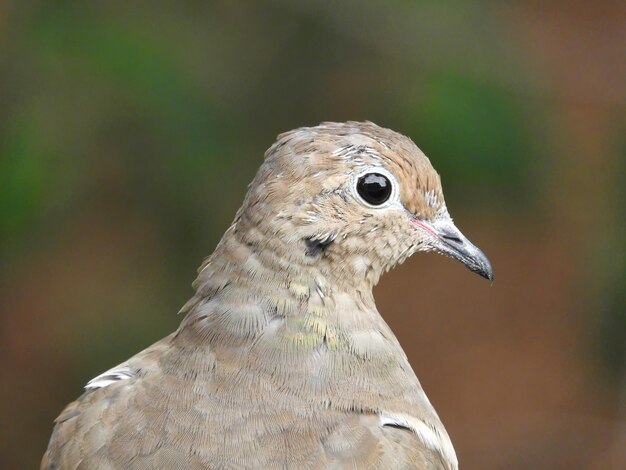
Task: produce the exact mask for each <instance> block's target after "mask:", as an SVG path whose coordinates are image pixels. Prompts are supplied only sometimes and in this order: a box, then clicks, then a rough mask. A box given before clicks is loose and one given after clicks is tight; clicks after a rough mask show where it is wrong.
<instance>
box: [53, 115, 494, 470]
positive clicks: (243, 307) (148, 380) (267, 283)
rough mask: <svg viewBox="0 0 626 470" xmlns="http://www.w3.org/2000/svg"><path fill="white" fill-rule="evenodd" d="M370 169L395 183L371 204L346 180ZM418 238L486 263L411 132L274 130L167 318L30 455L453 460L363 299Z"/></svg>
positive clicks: (60, 465)
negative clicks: (227, 221)
mask: <svg viewBox="0 0 626 470" xmlns="http://www.w3.org/2000/svg"><path fill="white" fill-rule="evenodd" d="M370 173H377V174H379V175H381V174H382V175H385V177H387V178H388V182H389V183H390V184H391V185H392V188H393V191H392V193H391V195H390V197H389V200H388V201H386V202H384V203H383V204H381V205H380V206H372V205H371V204H368V203H366V202H365V201H364V200H363V199H362V197H361V196H360V194H359V191H358V190H357V189H356V187H357V184H359V183H358V182H359V180H360V179H361V178H362V177H363V175H365V174H370ZM426 250H434V251H439V252H441V253H443V254H446V255H449V256H452V257H455V258H457V259H459V260H461V261H462V262H463V263H465V264H466V265H467V266H468V267H470V269H472V270H474V271H476V272H478V273H479V274H481V275H483V276H485V277H488V278H490V279H491V277H492V274H491V268H490V266H489V264H488V261H487V260H486V258H485V257H484V255H482V253H481V252H480V251H479V250H478V249H477V248H475V247H474V246H473V245H471V243H469V242H468V241H467V239H465V238H464V237H463V235H462V234H461V233H460V232H459V231H458V230H457V229H456V228H455V227H454V225H453V224H452V221H451V219H450V217H449V215H448V212H447V209H446V207H445V203H444V200H443V194H442V191H441V186H440V181H439V176H438V175H437V173H436V172H435V171H434V169H433V168H432V166H431V165H430V162H429V160H428V159H427V158H426V157H425V156H424V155H423V154H422V153H421V151H420V150H419V149H418V148H417V147H416V146H415V144H413V142H411V141H410V140H409V139H408V138H406V137H404V136H401V135H399V134H397V133H395V132H393V131H390V130H388V129H383V128H380V127H378V126H376V125H375V124H372V123H355V122H349V123H342V124H338V123H324V124H322V125H320V126H317V127H311V128H301V129H297V130H295V131H292V132H288V133H285V134H282V135H280V136H279V137H278V140H277V142H276V143H275V144H274V145H273V146H272V147H271V148H270V149H269V150H268V152H267V153H266V158H265V161H264V163H263V165H262V166H261V168H260V169H259V172H258V173H257V176H256V177H255V179H254V181H253V182H252V184H251V185H250V188H249V191H248V194H247V195H246V198H245V200H244V203H243V206H242V208H241V209H240V210H239V212H238V213H237V215H236V217H235V221H234V222H233V224H232V226H231V227H230V228H229V229H228V230H227V232H226V233H225V235H224V237H223V238H222V240H221V242H220V243H219V245H218V246H217V248H216V250H215V252H214V253H213V255H211V256H210V257H209V258H208V259H207V260H206V261H205V262H204V264H203V265H202V266H201V268H200V270H199V275H198V278H197V279H196V281H195V283H194V287H195V289H196V294H195V296H194V297H193V298H192V299H191V300H190V301H189V302H188V303H187V304H186V305H185V306H184V307H183V311H184V312H185V313H186V315H185V318H184V320H183V321H182V323H181V325H180V327H179V328H178V330H177V331H176V332H175V333H173V334H171V335H169V336H167V337H166V338H164V339H162V340H161V341H159V342H157V343H156V344H154V345H153V346H151V347H149V348H148V349H146V350H145V351H143V352H141V353H139V354H137V355H136V356H134V357H132V358H131V359H129V360H128V361H127V362H125V363H124V364H121V365H120V366H118V367H116V368H113V369H111V370H110V371H108V372H105V373H104V374H102V375H101V376H99V377H96V378H95V379H94V380H92V381H91V382H90V383H89V384H88V385H87V390H86V392H85V393H84V394H83V395H82V396H81V397H80V398H79V399H78V400H77V401H75V402H73V403H71V404H70V405H68V407H67V408H66V409H65V410H64V411H63V413H62V414H61V415H60V416H59V417H58V418H57V420H56V425H55V428H54V431H53V434H52V438H51V439H50V444H49V447H48V450H47V452H46V454H45V455H44V458H43V461H42V464H41V468H42V469H75V468H81V469H112V468H137V469H145V468H154V469H156V468H159V469H161V468H162V469H177V468H181V469H182V468H185V469H187V468H192V469H195V468H197V469H207V468H216V469H217V468H219V469H222V468H296V469H305V468H311V469H316V468H380V469H389V468H394V469H398V468H419V469H454V468H457V462H456V456H455V454H454V450H453V448H452V445H451V443H450V440H449V438H448V435H447V433H446V431H445V429H444V427H443V425H442V424H441V422H440V420H439V418H438V416H437V414H436V412H435V410H434V409H433V407H432V406H431V404H430V402H429V401H428V399H427V398H426V395H425V394H424V392H423V391H422V388H421V386H420V383H419V381H418V379H417V377H416V376H415V374H414V373H413V371H412V369H411V367H410V365H409V363H408V360H407V358H406V356H405V354H404V352H403V351H402V348H401V347H400V344H399V343H398V341H397V340H396V338H395V336H394V335H393V333H392V332H391V330H390V329H389V327H388V326H387V325H386V323H385V322H384V320H383V319H382V317H381V316H380V315H379V313H378V311H377V310H376V306H375V304H374V299H373V296H372V288H373V286H374V285H375V284H376V283H377V281H378V279H379V278H380V275H381V274H382V273H383V272H384V271H385V270H388V269H390V268H391V267H392V266H394V265H395V264H397V263H399V262H401V261H403V260H404V259H405V258H406V257H407V256H410V255H411V254H412V253H414V252H416V251H426Z"/></svg>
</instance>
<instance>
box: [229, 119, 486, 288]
mask: <svg viewBox="0 0 626 470" xmlns="http://www.w3.org/2000/svg"><path fill="white" fill-rule="evenodd" d="M234 227H235V229H236V231H238V232H239V233H240V236H241V237H242V238H244V241H245V242H246V244H248V245H249V246H255V247H256V249H257V250H266V251H271V252H273V253H274V254H277V255H278V256H279V257H282V259H284V260H285V265H286V266H287V265H288V264H289V263H295V264H296V265H298V266H302V265H312V266H316V267H319V268H320V269H322V270H323V271H331V272H334V273H335V274H339V275H340V276H352V277H354V278H357V279H358V278H362V277H363V276H364V277H365V278H367V279H369V280H371V281H373V283H375V282H377V280H378V278H379V277H380V274H381V273H382V272H383V271H385V270H388V269H390V268H391V267H393V266H394V265H396V264H398V263H400V262H402V261H404V260H405V259H406V258H407V257H408V256H410V255H412V254H413V253H415V252H417V251H435V252H438V253H441V254H443V255H446V256H449V257H452V258H454V259H456V260H458V261H460V262H462V263H463V264H464V265H465V266H467V267H468V268H469V269H470V270H472V271H473V272H475V273H477V274H479V275H481V276H483V277H484V278H487V279H489V280H492V279H493V271H492V268H491V265H490V263H489V260H488V259H487V257H486V256H485V255H484V254H483V253H482V251H481V250H479V249H478V248H477V247H476V246H474V245H473V244H472V243H471V242H470V241H469V240H468V239H467V238H466V237H465V236H464V235H463V234H462V233H461V231H460V230H459V229H458V228H457V227H456V226H455V225H454V223H453V221H452V218H451V217H450V215H449V213H448V209H447V207H446V204H445V201H444V197H443V192H442V189H441V180H440V178H439V175H438V174H437V172H436V171H435V170H434V168H433V167H432V165H431V163H430V161H429V159H428V158H427V157H426V156H425V155H424V154H423V153H422V152H421V151H420V149H418V148H417V146H416V145H415V144H414V143H413V142H412V141H411V140H410V139H409V138H407V137H405V136H403V135H401V134H398V133H396V132H393V131H391V130H389V129H384V128H381V127H379V126H377V125H375V124H373V123H369V122H366V123H357V122H348V123H323V124H321V125H319V126H316V127H305V128H300V129H296V130H294V131H291V132H287V133H285V134H281V135H280V136H279V137H278V139H277V141H276V142H275V143H274V145H273V146H272V147H271V148H270V149H269V150H268V151H267V153H266V158H265V161H264V163H263V165H262V166H261V168H260V169H259V172H258V173H257V176H256V178H255V179H254V181H253V182H252V184H251V185H250V188H249V191H248V195H247V196H246V200H245V201H244V205H243V207H242V209H241V210H240V212H239V214H238V217H237V220H236V223H235V225H234Z"/></svg>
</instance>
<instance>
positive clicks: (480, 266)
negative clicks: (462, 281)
mask: <svg viewBox="0 0 626 470" xmlns="http://www.w3.org/2000/svg"><path fill="white" fill-rule="evenodd" d="M413 223H414V224H415V225H416V226H418V227H420V228H422V229H424V230H426V232H428V233H429V234H430V235H431V236H432V237H433V238H434V242H433V246H432V248H433V249H434V250H435V251H438V252H440V253H441V254H443V255H446V256H449V257H451V258H454V259H456V260H458V261H460V262H461V263H463V264H464V265H465V266H466V267H467V268H468V269H469V270H470V271H472V272H475V273H476V274H479V275H480V276H482V277H484V278H485V279H488V280H490V281H493V269H492V268H491V263H490V262H489V260H488V259H487V257H486V256H485V254H484V253H483V252H482V251H481V250H480V249H478V247H476V246H475V245H474V244H473V243H472V242H470V241H469V240H468V239H467V238H465V235H463V234H462V233H461V231H460V230H459V229H458V228H456V226H455V225H454V223H453V222H452V219H450V218H449V217H442V218H441V219H438V220H435V221H432V222H427V221H424V220H414V221H413Z"/></svg>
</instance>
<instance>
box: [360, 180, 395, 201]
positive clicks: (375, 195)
mask: <svg viewBox="0 0 626 470" xmlns="http://www.w3.org/2000/svg"><path fill="white" fill-rule="evenodd" d="M356 190H357V192H358V193H359V195H360V196H361V197H362V198H363V200H364V201H365V202H367V203H368V204H371V205H372V206H380V205H381V204H383V203H385V202H386V201H387V200H388V199H389V196H391V181H389V179H388V178H387V177H386V176H385V175H381V174H380V173H368V174H366V175H363V176H361V177H360V178H359V181H358V182H357V184H356Z"/></svg>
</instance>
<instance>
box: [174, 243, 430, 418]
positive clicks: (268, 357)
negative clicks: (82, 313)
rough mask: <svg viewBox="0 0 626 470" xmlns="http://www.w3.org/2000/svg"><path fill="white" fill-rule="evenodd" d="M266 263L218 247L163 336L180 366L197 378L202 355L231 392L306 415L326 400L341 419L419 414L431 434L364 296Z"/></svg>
mask: <svg viewBox="0 0 626 470" xmlns="http://www.w3.org/2000/svg"><path fill="white" fill-rule="evenodd" d="M271 263H278V264H281V263H283V261H280V260H278V261H277V260H276V259H274V260H273V261H272V262H271ZM271 263H269V262H266V261H265V258H264V257H263V256H259V255H258V254H255V253H254V252H252V251H251V250H250V247H248V246H247V245H246V244H245V243H241V242H240V241H238V240H237V239H236V238H231V239H226V240H223V241H222V242H221V243H220V245H219V246H218V248H217V249H216V252H215V253H214V254H213V256H212V257H211V258H209V259H208V260H207V262H206V263H205V265H204V266H203V267H202V269H201V271H200V274H199V276H198V279H197V280H196V282H195V284H194V285H195V287H196V289H197V293H196V295H195V297H194V298H193V299H192V300H191V301H190V302H189V303H188V305H187V306H186V308H185V309H186V310H187V315H186V317H185V319H184V320H183V322H182V324H181V327H180V328H179V330H178V332H177V333H176V335H174V337H173V338H174V339H173V341H175V344H177V345H178V348H179V349H180V350H181V352H184V353H185V354H187V355H188V357H189V358H190V359H189V361H190V363H188V366H190V367H194V366H193V363H192V362H193V361H197V368H198V371H197V373H198V374H202V373H204V372H203V371H204V370H205V369H206V364H205V362H206V360H205V359H203V358H206V356H207V355H209V356H210V357H211V358H212V361H213V362H212V363H213V364H216V369H215V371H216V372H215V373H217V374H220V380H221V381H222V383H223V384H226V383H231V382H232V384H233V389H234V390H240V387H241V386H242V384H241V381H242V380H248V379H249V383H246V384H245V386H247V387H250V388H253V387H260V388H259V394H260V395H262V394H266V393H268V390H273V391H274V392H276V393H278V392H277V391H278V390H280V391H281V393H287V394H288V395H289V396H290V397H291V399H295V400H300V401H301V402H302V406H304V407H305V408H307V409H308V407H312V408H316V407H317V408H320V409H321V408H323V407H326V406H329V405H328V404H329V403H330V402H331V401H332V403H333V405H332V406H333V407H334V408H337V409H342V410H349V409H361V410H369V411H372V412H377V411H380V410H387V411H393V412H398V413H403V414H407V415H412V413H414V412H419V413H420V414H421V415H424V416H428V417H429V418H428V422H429V423H435V424H436V425H437V426H439V425H440V424H439V421H438V418H437V416H436V414H435V413H434V410H432V406H431V405H430V403H429V402H428V400H427V399H426V397H425V395H424V393H423V392H422V390H421V387H420V384H419V381H418V380H417V377H416V376H415V374H414V373H413V370H412V369H411V366H410V365H409V363H408V360H407V358H406V355H405V354H404V352H403V351H402V348H401V347H400V344H399V343H398V341H397V339H396V337H395V336H394V335H393V333H392V332H391V330H390V329H389V327H388V326H387V324H386V323H385V321H384V320H383V319H382V317H381V316H380V314H379V313H378V311H377V310H376V307H375V305H374V299H373V295H372V291H371V288H370V289H368V288H363V289H354V288H352V289H351V290H348V289H347V288H346V287H344V286H345V285H346V284H342V283H339V282H332V280H329V279H327V278H324V277H323V276H322V275H321V274H320V273H319V271H317V270H315V269H314V267H312V266H309V267H307V269H302V266H298V267H297V268H292V267H291V266H289V265H281V266H280V267H277V266H276V265H275V264H271ZM198 377H200V375H198ZM226 389H228V387H226V388H225V390H226ZM236 393H239V392H236Z"/></svg>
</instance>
